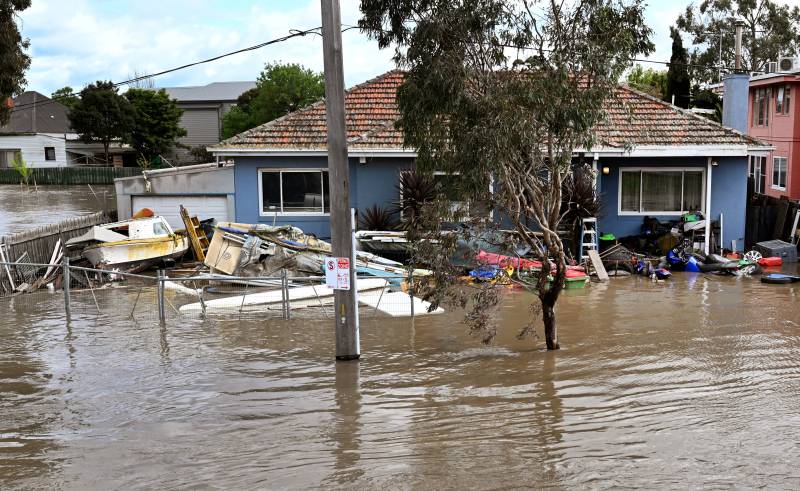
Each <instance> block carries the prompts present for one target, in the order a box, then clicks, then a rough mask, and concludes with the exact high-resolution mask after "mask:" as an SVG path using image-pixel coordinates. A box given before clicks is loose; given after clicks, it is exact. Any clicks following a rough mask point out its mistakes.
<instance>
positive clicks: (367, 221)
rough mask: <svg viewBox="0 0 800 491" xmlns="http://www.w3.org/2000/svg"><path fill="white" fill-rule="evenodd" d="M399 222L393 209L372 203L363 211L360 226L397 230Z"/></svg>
mask: <svg viewBox="0 0 800 491" xmlns="http://www.w3.org/2000/svg"><path fill="white" fill-rule="evenodd" d="M398 225H399V224H398V223H397V220H396V219H395V214H394V213H393V212H392V210H390V209H388V208H385V207H383V206H380V205H372V206H371V207H369V208H367V209H366V210H364V212H363V213H361V216H360V219H359V228H360V229H361V230H380V231H387V230H397V229H398Z"/></svg>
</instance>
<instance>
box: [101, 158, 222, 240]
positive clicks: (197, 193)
mask: <svg viewBox="0 0 800 491" xmlns="http://www.w3.org/2000/svg"><path fill="white" fill-rule="evenodd" d="M233 172H234V167H233V165H230V164H220V165H218V164H199V165H187V166H182V167H175V168H168V169H156V170H150V171H144V172H143V173H142V175H140V176H134V177H121V178H117V179H114V188H115V191H116V195H117V214H118V216H119V219H120V220H126V219H128V218H130V217H131V215H132V214H133V213H136V212H137V211H138V210H141V209H142V208H150V209H151V210H153V211H154V212H155V214H156V215H160V216H163V217H164V218H166V219H167V222H169V224H170V226H172V228H173V229H176V230H177V229H182V228H184V225H183V220H182V219H181V216H180V206H181V205H183V206H184V207H186V209H187V210H188V211H189V214H190V215H191V216H197V217H200V219H201V220H205V219H208V218H213V219H215V220H217V221H233V220H234V219H235V217H236V211H235V210H236V208H235V206H236V205H235V201H234V187H233V179H234V176H233Z"/></svg>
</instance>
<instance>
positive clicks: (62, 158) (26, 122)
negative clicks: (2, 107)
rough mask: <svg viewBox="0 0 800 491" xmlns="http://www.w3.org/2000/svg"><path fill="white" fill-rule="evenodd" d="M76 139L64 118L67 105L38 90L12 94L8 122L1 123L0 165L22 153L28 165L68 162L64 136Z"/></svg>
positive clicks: (5, 166) (56, 165) (8, 164)
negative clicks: (16, 94) (12, 100)
mask: <svg viewBox="0 0 800 491" xmlns="http://www.w3.org/2000/svg"><path fill="white" fill-rule="evenodd" d="M68 139H71V140H75V139H77V135H76V134H75V133H74V132H73V131H72V129H71V128H70V126H69V120H68V119H67V108H66V107H64V106H63V105H62V104H60V103H58V102H56V101H54V100H52V99H50V98H48V97H46V96H43V95H42V94H40V93H38V92H24V93H22V94H20V95H19V96H17V97H16V98H14V108H13V109H12V112H11V119H10V120H9V122H8V124H7V125H5V126H3V127H0V169H2V168H7V167H11V162H12V161H13V160H14V156H15V155H16V154H18V153H19V154H21V155H22V158H23V159H24V160H25V163H26V164H27V165H28V167H63V166H67V165H70V159H69V157H68V156H67V140H68Z"/></svg>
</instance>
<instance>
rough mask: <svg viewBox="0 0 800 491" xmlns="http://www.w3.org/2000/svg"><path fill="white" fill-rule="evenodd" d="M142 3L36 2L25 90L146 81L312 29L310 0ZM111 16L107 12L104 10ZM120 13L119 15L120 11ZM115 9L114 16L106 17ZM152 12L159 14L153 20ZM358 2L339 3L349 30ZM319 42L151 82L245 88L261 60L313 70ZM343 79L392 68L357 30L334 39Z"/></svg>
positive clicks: (26, 19)
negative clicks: (237, 83) (279, 5)
mask: <svg viewBox="0 0 800 491" xmlns="http://www.w3.org/2000/svg"><path fill="white" fill-rule="evenodd" d="M165 3H167V2H164V1H163V0H162V1H155V0H142V1H140V2H137V3H136V4H135V5H134V6H129V5H128V6H123V5H115V4H109V3H103V4H99V3H98V2H92V1H90V0H71V1H69V2H64V1H63V0H37V1H35V2H33V6H32V7H31V8H30V9H28V10H27V11H25V12H23V14H22V27H23V34H24V35H25V36H27V37H29V38H30V41H31V55H32V58H33V60H32V64H31V68H30V69H29V71H28V74H27V78H28V88H29V89H33V90H39V91H41V92H44V93H50V92H52V91H53V90H55V89H57V88H59V87H62V86H64V85H71V86H72V87H73V88H75V89H80V88H81V87H82V86H84V85H86V84H88V83H91V82H94V81H95V80H109V79H110V80H114V81H120V80H125V79H127V78H128V77H129V76H130V75H131V74H132V73H133V72H134V71H139V72H148V73H152V72H155V71H160V70H164V69H168V68H173V67H176V66H180V65H183V64H186V63H189V62H194V61H198V60H201V59H204V58H209V57H212V56H216V55H219V54H222V53H225V52H229V51H234V50H237V49H241V48H244V47H247V46H252V45H256V44H259V43H261V42H264V41H267V40H270V39H274V38H277V37H281V36H284V35H286V34H288V33H289V30H290V29H306V28H310V27H317V26H319V25H320V13H319V2H318V1H317V0H307V1H304V2H302V3H300V2H297V4H295V5H293V6H292V7H291V8H290V9H286V8H284V9H282V10H277V9H272V10H271V9H270V8H269V3H266V4H263V3H260V2H259V3H254V4H253V5H252V6H250V7H249V8H248V7H244V8H240V9H239V10H238V11H237V10H234V7H233V6H232V5H231V6H230V7H225V4H224V3H222V4H216V5H214V6H211V7H210V6H209V4H208V2H201V1H198V0H180V1H174V2H168V4H169V9H168V11H167V12H166V13H165V12H164V10H165V7H164V5H165ZM112 5H113V6H114V7H116V8H110V6H112ZM123 8H124V9H125V10H122V9H123ZM115 10H121V11H122V12H121V13H120V12H115ZM148 12H150V13H148ZM155 12H158V13H159V14H158V15H155V14H153V13H155ZM358 17H359V13H358V1H356V0H345V1H344V2H343V5H342V22H343V23H344V24H355V23H356V22H357V20H358ZM321 50H322V40H321V38H320V37H319V36H315V35H309V36H306V37H302V38H294V39H291V40H288V41H286V42H283V43H279V44H277V45H273V46H268V47H266V48H262V49H260V50H256V51H253V52H248V53H242V54H238V55H234V56H231V57H229V58H225V59H223V60H219V61H215V62H212V63H209V64H205V65H200V66H198V67H193V68H189V69H186V70H182V71H180V72H176V73H173V74H169V75H165V76H163V77H159V78H157V79H156V85H158V86H171V85H201V84H206V83H209V82H213V81H221V80H254V79H255V78H256V76H257V75H258V73H259V72H260V71H261V69H262V68H263V66H264V64H265V63H266V62H273V61H283V62H292V63H300V64H302V65H304V66H306V67H309V68H312V69H314V70H317V71H322V68H323V64H322V53H321ZM343 51H344V57H345V78H346V81H347V83H348V85H353V84H356V83H359V82H361V81H363V80H365V79H367V78H370V77H373V76H375V75H377V74H380V73H382V72H384V71H386V70H389V69H391V68H392V67H393V63H392V62H391V55H392V53H391V51H389V50H384V51H381V50H378V48H377V45H376V44H375V43H374V42H372V41H370V40H368V39H367V38H366V36H364V35H362V34H361V33H359V32H358V31H354V30H353V31H348V32H346V33H344V34H343Z"/></svg>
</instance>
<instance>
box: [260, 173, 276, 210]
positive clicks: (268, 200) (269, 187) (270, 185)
mask: <svg viewBox="0 0 800 491" xmlns="http://www.w3.org/2000/svg"><path fill="white" fill-rule="evenodd" d="M261 203H262V205H261V206H262V210H261V211H262V212H263V213H275V212H279V211H281V173H280V172H262V173H261Z"/></svg>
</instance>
